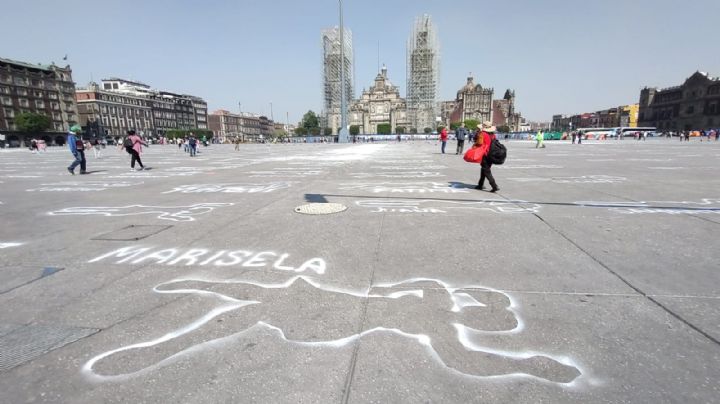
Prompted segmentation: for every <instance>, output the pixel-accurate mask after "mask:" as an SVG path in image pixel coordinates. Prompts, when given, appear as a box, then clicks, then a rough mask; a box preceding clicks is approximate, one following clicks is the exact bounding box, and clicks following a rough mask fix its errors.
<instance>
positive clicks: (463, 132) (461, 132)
mask: <svg viewBox="0 0 720 404" xmlns="http://www.w3.org/2000/svg"><path fill="white" fill-rule="evenodd" d="M467 135H468V131H467V129H465V122H463V123H461V124H460V127H459V128H457V129H455V139H456V140H457V148H456V149H455V154H462V152H463V149H464V148H465V138H466V137H467Z"/></svg>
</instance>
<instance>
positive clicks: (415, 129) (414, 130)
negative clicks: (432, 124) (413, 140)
mask: <svg viewBox="0 0 720 404" xmlns="http://www.w3.org/2000/svg"><path fill="white" fill-rule="evenodd" d="M410 133H412V134H415V133H418V131H417V128H410Z"/></svg>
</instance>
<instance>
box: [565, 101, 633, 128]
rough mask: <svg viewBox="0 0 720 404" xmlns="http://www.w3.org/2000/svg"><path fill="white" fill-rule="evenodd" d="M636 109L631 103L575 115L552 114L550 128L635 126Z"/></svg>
mask: <svg viewBox="0 0 720 404" xmlns="http://www.w3.org/2000/svg"><path fill="white" fill-rule="evenodd" d="M638 110H639V105H638V104H631V105H621V106H619V107H613V108H608V109H604V110H602V111H596V112H586V113H583V114H577V115H553V118H552V124H551V128H552V129H553V130H559V131H571V130H575V129H581V128H617V127H627V128H636V127H637V126H638Z"/></svg>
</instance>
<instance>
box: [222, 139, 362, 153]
mask: <svg viewBox="0 0 720 404" xmlns="http://www.w3.org/2000/svg"><path fill="white" fill-rule="evenodd" d="M354 142H355V138H354V137H353V143H354ZM234 143H235V151H238V150H240V138H239V137H236V138H235V141H234Z"/></svg>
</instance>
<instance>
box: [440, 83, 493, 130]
mask: <svg viewBox="0 0 720 404" xmlns="http://www.w3.org/2000/svg"><path fill="white" fill-rule="evenodd" d="M492 97H493V89H492V88H483V87H482V86H481V85H480V84H475V80H474V78H473V77H472V76H470V77H468V78H467V83H465V85H464V86H463V87H462V88H461V89H460V90H458V92H457V96H456V97H455V101H454V102H452V106H453V110H452V112H451V113H450V114H449V115H447V111H448V110H449V106H450V105H451V104H450V103H451V102H450V101H445V102H443V103H442V108H441V113H442V116H443V121H445V122H446V123H447V122H451V123H452V122H464V121H466V120H468V119H474V120H476V121H478V122H485V121H490V120H492V112H493V111H492V105H493V102H492Z"/></svg>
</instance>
